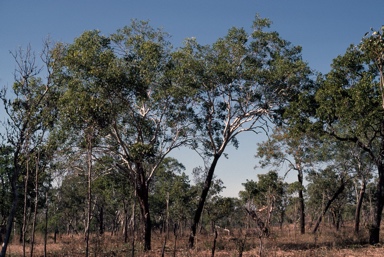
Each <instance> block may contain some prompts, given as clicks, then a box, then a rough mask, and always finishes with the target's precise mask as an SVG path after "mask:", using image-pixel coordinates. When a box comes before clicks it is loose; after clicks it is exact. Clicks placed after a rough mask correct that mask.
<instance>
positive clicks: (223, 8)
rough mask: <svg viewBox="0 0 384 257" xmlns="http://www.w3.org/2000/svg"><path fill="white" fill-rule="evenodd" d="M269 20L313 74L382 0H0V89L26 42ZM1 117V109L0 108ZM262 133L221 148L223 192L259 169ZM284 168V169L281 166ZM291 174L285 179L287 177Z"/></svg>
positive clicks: (370, 23) (213, 36) (203, 29)
mask: <svg viewBox="0 0 384 257" xmlns="http://www.w3.org/2000/svg"><path fill="white" fill-rule="evenodd" d="M257 13H258V14H259V15H260V16H261V17H263V18H269V19H270V20H271V21H272V22H273V24H272V27H271V28H272V29H273V30H276V31H277V32H279V33H280V35H281V36H282V37H283V38H284V39H286V40H288V41H290V42H292V44H294V45H301V46H302V47H303V59H304V60H305V61H307V62H308V64H309V65H310V67H311V68H312V69H314V70H316V71H320V72H323V73H326V72H327V71H329V67H330V64H331V62H332V59H333V58H335V57H337V56H338V55H340V54H343V53H344V52H345V50H346V48H347V47H348V46H349V45H350V44H357V43H359V41H360V40H361V38H362V36H363V35H364V34H365V32H367V31H369V29H370V28H371V27H373V28H375V29H379V28H380V27H381V26H382V25H384V1H383V0H365V1H362V0H236V1H235V0H232V1H231V0H205V1H203V0H189V1H186V0H141V1H139V0H136V1H133V0H125V1H124V0H108V1H106V0H77V1H75V0H66V1H64V0H0V86H1V87H4V86H5V87H10V86H11V85H12V82H13V71H14V68H15V62H14V60H13V58H12V56H11V55H10V53H9V52H10V51H15V50H16V49H18V48H19V47H23V48H25V47H26V46H27V45H28V44H30V45H31V46H32V48H33V49H34V50H35V51H36V52H37V53H38V52H39V51H40V50H41V47H42V42H43V41H44V40H45V39H46V38H47V37H48V36H49V37H50V38H51V39H52V40H54V41H62V42H66V43H71V42H73V40H74V38H76V37H78V36H79V35H81V33H82V32H84V31H86V30H93V29H98V30H100V31H101V33H102V34H105V35H108V34H110V33H113V32H115V31H116V30H117V29H119V28H122V27H123V26H125V25H129V24H130V21H131V20H132V19H138V20H149V21H150V25H151V26H152V27H155V28H157V27H160V28H163V30H164V31H166V32H168V33H169V34H170V35H171V36H172V38H171V41H172V43H173V45H174V46H176V47H177V46H181V44H182V42H183V40H184V39H185V38H187V37H195V38H196V39H197V41H198V42H200V43H202V44H211V43H213V42H214V41H216V40H217V39H218V38H219V37H222V36H225V34H226V32H227V30H228V29H229V28H231V27H243V28H245V29H246V30H248V31H250V28H251V25H252V22H253V20H254V17H255V15H256V14H257ZM0 119H1V120H3V119H4V112H3V111H2V110H0ZM264 138H265V137H263V136H260V137H254V136H253V137H250V136H248V135H243V136H241V137H240V148H239V149H238V150H233V149H232V147H230V148H229V149H228V151H227V153H229V159H225V158H224V157H223V158H222V159H221V160H220V162H219V165H218V167H217V169H216V175H217V176H218V177H219V178H221V179H222V180H223V181H224V185H225V186H226V187H227V188H226V189H225V191H224V193H223V195H225V196H237V193H238V191H239V190H241V189H242V186H241V183H243V182H245V181H246V179H256V175H257V174H259V173H261V172H263V171H260V170H257V169H256V170H255V169H254V166H255V165H256V164H257V163H258V161H257V160H256V159H255V158H254V157H253V156H254V154H255V150H256V143H257V142H258V141H260V140H262V139H264ZM173 156H175V157H177V158H178V159H179V161H181V162H182V163H183V164H184V165H185V166H186V167H187V173H188V174H189V173H190V171H191V169H192V168H193V167H196V166H199V165H202V162H201V160H200V159H199V158H198V157H197V156H196V155H195V154H193V153H191V152H189V151H185V150H182V151H177V152H175V153H174V154H173ZM282 172H284V171H282ZM293 175H294V174H292V178H293V179H294V176H293Z"/></svg>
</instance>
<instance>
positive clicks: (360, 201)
mask: <svg viewBox="0 0 384 257" xmlns="http://www.w3.org/2000/svg"><path fill="white" fill-rule="evenodd" d="M366 186H367V183H366V182H365V179H363V181H362V185H361V188H360V193H359V199H358V201H357V205H356V211H355V235H358V234H359V231H360V213H361V207H362V206H363V199H364V195H365V189H366Z"/></svg>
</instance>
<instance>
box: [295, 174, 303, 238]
mask: <svg viewBox="0 0 384 257" xmlns="http://www.w3.org/2000/svg"><path fill="white" fill-rule="evenodd" d="M297 177H298V181H299V183H300V186H301V187H303V172H302V171H301V170H300V171H299V174H298V175H297ZM299 212H300V234H302V235H303V234H305V203H304V194H303V189H302V188H300V190H299Z"/></svg>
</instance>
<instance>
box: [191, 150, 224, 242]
mask: <svg viewBox="0 0 384 257" xmlns="http://www.w3.org/2000/svg"><path fill="white" fill-rule="evenodd" d="M220 156H221V155H220V154H216V155H215V156H214V158H213V161H212V163H211V167H210V168H209V170H208V174H207V177H206V179H205V182H204V188H203V191H202V192H201V195H200V199H199V203H198V205H197V209H196V211H195V215H194V218H193V222H192V225H191V233H190V235H189V248H193V247H194V244H195V236H196V229H197V224H199V221H200V217H201V213H202V212H203V208H204V203H205V200H206V199H207V195H208V191H209V188H210V187H211V184H212V179H213V173H214V172H215V168H216V165H217V162H218V161H219V158H220Z"/></svg>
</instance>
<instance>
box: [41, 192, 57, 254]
mask: <svg viewBox="0 0 384 257" xmlns="http://www.w3.org/2000/svg"><path fill="white" fill-rule="evenodd" d="M55 230H56V229H55ZM55 232H56V231H55ZM55 238H56V233H55ZM47 243H48V192H46V193H45V224H44V257H47ZM55 243H56V239H55Z"/></svg>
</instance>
